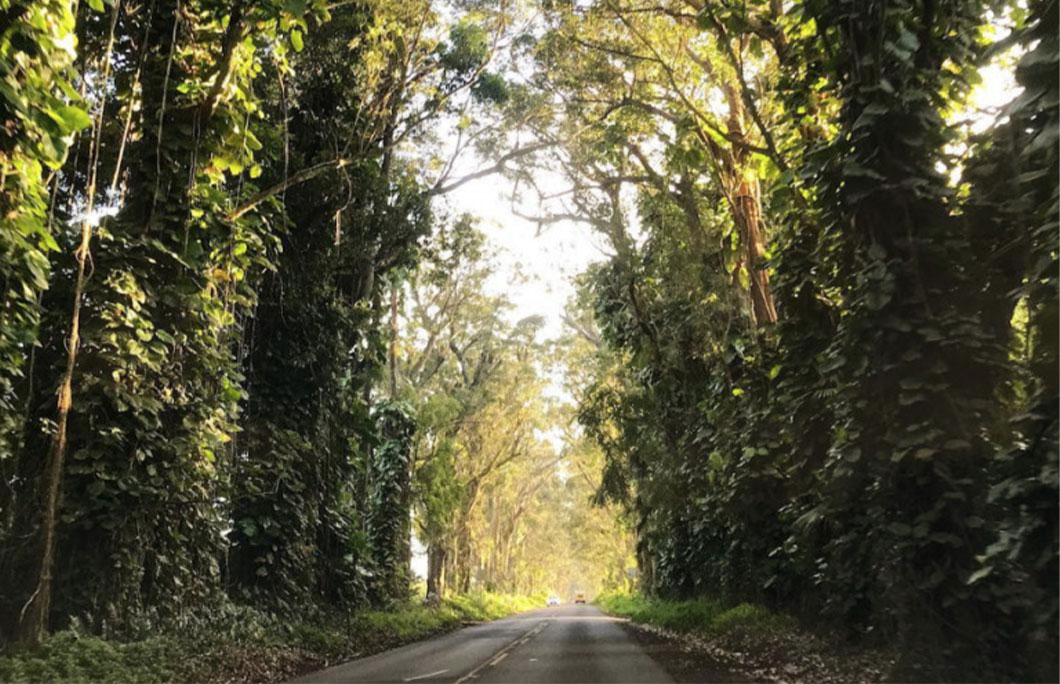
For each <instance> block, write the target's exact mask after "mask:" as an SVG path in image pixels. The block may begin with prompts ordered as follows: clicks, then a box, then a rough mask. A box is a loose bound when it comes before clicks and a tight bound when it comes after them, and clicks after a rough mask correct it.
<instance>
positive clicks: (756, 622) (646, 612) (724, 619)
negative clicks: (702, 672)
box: [595, 594, 793, 634]
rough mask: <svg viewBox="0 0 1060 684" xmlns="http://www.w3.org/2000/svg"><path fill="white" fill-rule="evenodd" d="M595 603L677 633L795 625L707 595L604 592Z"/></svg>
mask: <svg viewBox="0 0 1060 684" xmlns="http://www.w3.org/2000/svg"><path fill="white" fill-rule="evenodd" d="M595 603H596V604H597V605H598V606H600V607H601V608H602V609H603V610H605V611H607V612H608V613H613V614H615V615H621V616H622V617H628V618H629V619H631V620H633V621H634V622H643V623H648V624H652V625H658V626H659V627H663V628H664V629H670V630H673V631H676V632H702V633H705V634H714V633H727V632H730V631H733V630H741V631H743V632H745V633H749V634H755V633H759V634H762V633H768V632H770V631H773V630H778V629H784V628H790V627H791V626H792V625H793V620H792V619H791V618H790V617H785V616H782V615H777V614H775V613H772V612H770V611H769V610H767V609H765V608H763V607H762V606H755V605H751V604H749V603H741V604H740V605H737V606H731V607H726V606H724V605H722V604H720V603H718V602H716V601H713V600H711V599H709V598H705V597H699V598H697V599H695V600H690V601H667V600H662V599H650V598H645V597H643V596H638V595H634V594H604V595H602V596H598V597H597V598H596V601H595Z"/></svg>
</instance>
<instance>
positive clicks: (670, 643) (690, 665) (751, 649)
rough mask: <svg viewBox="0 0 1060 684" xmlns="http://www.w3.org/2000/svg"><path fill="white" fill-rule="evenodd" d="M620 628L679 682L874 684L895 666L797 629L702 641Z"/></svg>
mask: <svg viewBox="0 0 1060 684" xmlns="http://www.w3.org/2000/svg"><path fill="white" fill-rule="evenodd" d="M625 625H626V628H627V629H628V630H629V632H630V633H631V634H632V635H633V636H634V638H636V639H637V641H638V642H639V643H640V645H641V646H642V647H643V648H644V650H646V651H647V652H648V653H649V654H651V656H652V657H653V658H655V660H656V661H657V662H658V663H659V664H660V665H662V666H663V667H664V668H665V669H666V671H667V672H668V673H669V674H670V676H671V677H673V678H674V679H675V680H677V681H678V682H710V683H712V684H716V683H721V682H740V683H744V682H785V683H786V682H812V683H813V684H853V683H855V682H858V683H860V682H879V681H883V680H884V679H885V678H886V676H887V674H888V673H889V672H890V671H891V670H892V668H893V666H894V662H895V654H893V653H891V652H888V651H881V650H869V649H857V648H851V647H847V646H844V645H842V644H841V643H840V642H838V641H837V640H834V639H829V638H825V637H822V636H819V635H815V634H812V633H808V632H805V631H802V630H778V631H775V632H770V633H768V634H761V633H758V634H753V635H752V634H742V633H739V632H733V633H730V634H726V635H723V636H707V635H703V634H684V633H677V632H671V631H669V630H665V629H661V628H659V627H654V626H651V625H642V624H635V623H632V622H627V623H625Z"/></svg>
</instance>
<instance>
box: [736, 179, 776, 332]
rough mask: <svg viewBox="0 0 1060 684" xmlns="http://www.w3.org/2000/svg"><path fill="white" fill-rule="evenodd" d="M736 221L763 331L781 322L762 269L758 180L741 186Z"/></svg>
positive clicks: (755, 313)
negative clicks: (768, 326)
mask: <svg viewBox="0 0 1060 684" xmlns="http://www.w3.org/2000/svg"><path fill="white" fill-rule="evenodd" d="M733 201H734V203H735V205H734V206H733V218H734V219H735V222H736V225H737V227H738V228H739V230H740V246H741V247H743V254H744V258H743V262H744V267H745V268H746V269H747V274H748V279H749V281H750V282H749V289H750V293H751V309H752V312H753V313H754V318H755V324H756V325H758V326H759V327H761V326H763V325H766V324H770V323H776V322H777V310H776V307H775V306H774V304H773V295H772V293H771V292H770V290H769V273H768V272H767V271H766V269H764V268H761V267H760V265H761V262H762V259H763V257H764V254H765V245H764V244H763V240H762V222H761V214H762V205H761V199H760V197H759V185H758V178H754V177H752V178H751V179H750V180H748V179H747V178H746V177H745V178H744V179H743V180H742V181H741V182H740V184H739V188H738V190H737V194H736V197H734V198H733Z"/></svg>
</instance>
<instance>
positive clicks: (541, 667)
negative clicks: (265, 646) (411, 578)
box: [296, 605, 674, 684]
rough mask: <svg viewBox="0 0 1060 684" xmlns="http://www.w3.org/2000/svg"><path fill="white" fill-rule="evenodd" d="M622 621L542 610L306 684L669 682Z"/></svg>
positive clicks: (571, 608)
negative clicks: (392, 683) (325, 683)
mask: <svg viewBox="0 0 1060 684" xmlns="http://www.w3.org/2000/svg"><path fill="white" fill-rule="evenodd" d="M620 622H621V621H620V620H618V619H616V618H612V617H609V616H607V615H605V614H603V613H602V612H600V610H599V609H597V608H596V607H595V606H587V605H566V606H559V607H556V608H542V609H539V610H534V611H530V612H528V613H523V614H521V615H516V616H514V617H510V618H505V619H503V620H497V621H495V622H489V623H486V624H481V625H474V626H472V627H466V628H464V629H461V630H459V631H456V632H453V633H451V634H446V635H444V636H441V637H438V638H436V639H431V640H428V641H421V642H419V643H415V644H409V645H408V646H403V647H401V648H396V649H394V650H392V651H386V652H385V653H380V654H378V655H374V656H370V657H368V658H362V659H360V660H354V661H352V662H349V663H346V664H344V665H338V666H336V667H332V668H328V669H326V670H321V671H320V672H315V673H313V674H310V675H307V676H305V677H302V678H300V679H298V680H296V681H297V682H299V683H304V684H311V683H314V684H322V683H324V682H327V683H328V684H353V683H354V682H357V683H363V682H394V683H399V682H400V683H404V682H417V683H419V682H425V683H427V682H445V683H446V684H472V683H473V684H501V683H503V684H529V683H531V682H534V683H545V682H556V683H563V684H567V683H569V684H574V683H577V682H585V683H597V682H600V683H602V682H630V683H638V684H648V683H657V682H673V681H674V680H673V679H672V678H671V677H670V676H669V675H668V674H667V673H666V671H665V670H664V669H663V668H662V667H661V666H660V665H659V664H658V663H656V662H655V661H654V660H653V659H652V658H651V656H649V655H648V654H647V653H645V652H644V650H643V649H642V648H641V647H640V645H639V644H638V643H637V642H636V641H635V640H634V639H633V638H632V637H631V636H630V635H629V634H628V633H627V631H626V630H625V629H624V628H623V627H622V625H621V624H620Z"/></svg>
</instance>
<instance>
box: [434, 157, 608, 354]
mask: <svg viewBox="0 0 1060 684" xmlns="http://www.w3.org/2000/svg"><path fill="white" fill-rule="evenodd" d="M488 164H489V163H488V162H483V161H481V160H479V159H477V158H475V156H474V155H472V154H470V153H469V154H468V155H467V157H466V158H465V159H464V160H462V162H461V163H459V164H457V168H456V169H455V171H454V173H453V177H454V178H459V177H460V176H462V175H464V174H466V173H469V172H471V171H474V170H475V169H476V168H479V167H481V166H488ZM511 194H512V184H511V182H509V181H508V180H507V179H506V178H504V177H503V176H500V175H492V176H487V177H485V178H479V179H477V180H474V181H471V182H470V183H467V184H465V185H463V186H461V187H459V188H457V189H456V190H454V191H453V192H451V193H449V194H448V195H446V196H445V197H444V198H442V200H441V201H442V203H443V204H444V205H445V206H447V207H448V208H449V210H450V211H451V212H452V213H453V215H454V216H456V215H459V214H462V213H468V214H471V215H472V216H475V217H477V218H478V219H479V229H480V230H481V231H482V232H483V233H484V234H485V236H486V239H487V241H488V242H489V244H490V246H491V247H493V249H494V250H496V252H497V258H496V260H497V264H498V268H497V272H496V274H495V276H494V277H493V278H491V279H490V281H489V282H488V283H487V289H488V291H489V293H490V294H506V295H507V296H508V298H509V299H510V300H511V302H512V304H513V305H514V306H515V309H514V311H513V312H512V319H513V320H516V321H517V320H521V319H523V318H525V317H527V316H533V315H540V316H542V317H543V318H544V319H545V328H544V330H543V331H542V336H543V337H544V338H546V339H554V338H556V337H558V336H559V335H560V334H561V333H562V332H563V323H562V321H561V315H562V314H563V310H564V307H565V305H566V303H567V300H568V299H569V298H570V297H571V295H573V294H574V287H573V284H572V279H573V278H574V276H576V275H577V274H578V273H580V272H582V271H584V270H585V269H586V267H587V266H588V265H589V264H591V263H592V262H594V261H600V260H602V259H604V258H605V257H606V254H605V252H603V251H602V250H603V244H604V242H603V241H602V240H601V239H600V238H599V236H598V235H596V234H594V232H593V231H592V229H590V228H589V226H587V225H585V224H580V223H574V222H571V221H564V222H561V223H555V224H551V225H547V226H545V227H544V230H543V231H542V233H541V234H540V235H539V236H538V235H537V224H535V223H531V222H530V221H527V220H525V219H523V218H520V217H519V216H516V215H515V214H514V213H512V206H511ZM519 210H520V211H521V212H522V213H524V214H527V215H535V214H543V213H545V212H544V210H543V209H541V208H540V207H538V206H537V205H536V201H533V202H529V201H527V199H526V198H524V202H523V203H522V204H520V205H519ZM520 271H521V272H522V273H523V274H524V275H525V276H526V278H525V279H520V278H518V277H517V274H518V273H519V272H520Z"/></svg>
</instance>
